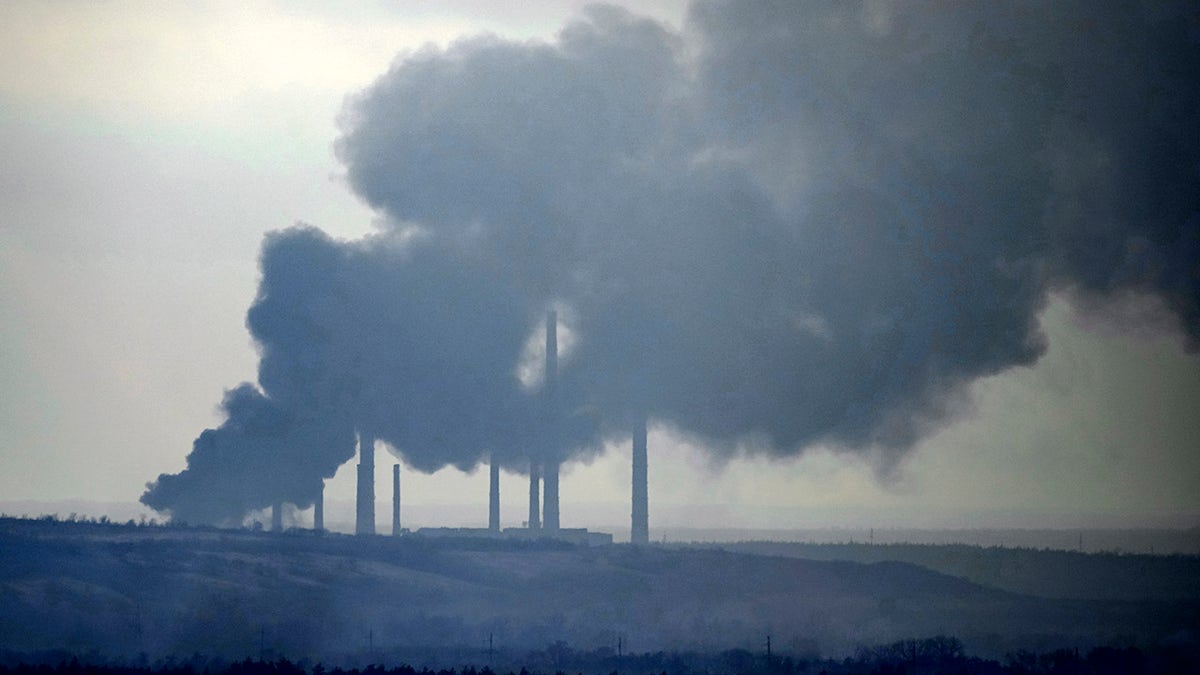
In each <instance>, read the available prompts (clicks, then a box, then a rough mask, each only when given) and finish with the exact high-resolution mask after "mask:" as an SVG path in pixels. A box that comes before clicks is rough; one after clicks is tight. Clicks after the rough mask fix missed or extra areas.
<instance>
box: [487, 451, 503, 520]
mask: <svg viewBox="0 0 1200 675" xmlns="http://www.w3.org/2000/svg"><path fill="white" fill-rule="evenodd" d="M488 468H489V470H490V471H491V481H490V484H489V485H488V529H489V530H491V531H492V532H499V531H500V464H499V463H497V462H496V456H495V455H494V454H493V455H492V458H491V460H490V461H489V467H488Z"/></svg>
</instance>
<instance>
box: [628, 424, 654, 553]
mask: <svg viewBox="0 0 1200 675" xmlns="http://www.w3.org/2000/svg"><path fill="white" fill-rule="evenodd" d="M648 501H649V500H648V499H647V489H646V415H645V414H641V415H639V416H638V418H637V420H636V421H635V422H634V423H633V518H632V521H633V522H632V525H631V527H630V529H629V541H630V543H633V544H649V543H650V515H649V511H650V509H649V503H648Z"/></svg>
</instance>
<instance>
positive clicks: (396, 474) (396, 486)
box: [392, 464, 400, 537]
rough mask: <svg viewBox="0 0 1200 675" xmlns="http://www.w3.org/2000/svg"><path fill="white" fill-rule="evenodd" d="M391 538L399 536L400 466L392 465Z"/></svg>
mask: <svg viewBox="0 0 1200 675" xmlns="http://www.w3.org/2000/svg"><path fill="white" fill-rule="evenodd" d="M392 536H393V537H399V536H400V465H399V464H393V465H392Z"/></svg>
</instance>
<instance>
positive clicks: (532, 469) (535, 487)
mask: <svg viewBox="0 0 1200 675" xmlns="http://www.w3.org/2000/svg"><path fill="white" fill-rule="evenodd" d="M540 480H541V476H540V475H538V463H537V460H532V459H531V460H529V529H531V530H538V529H541V527H542V513H541V511H542V508H541V507H542V504H541V494H540V493H541V486H540V485H539V484H538V481H540Z"/></svg>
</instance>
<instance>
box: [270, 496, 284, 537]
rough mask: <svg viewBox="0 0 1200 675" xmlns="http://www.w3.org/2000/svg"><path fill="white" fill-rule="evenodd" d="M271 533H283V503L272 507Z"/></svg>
mask: <svg viewBox="0 0 1200 675" xmlns="http://www.w3.org/2000/svg"><path fill="white" fill-rule="evenodd" d="M271 531H272V532H283V502H275V504H274V505H272V506H271Z"/></svg>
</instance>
